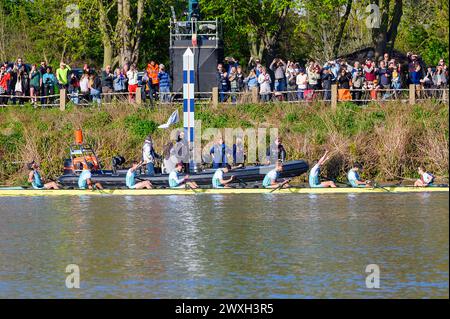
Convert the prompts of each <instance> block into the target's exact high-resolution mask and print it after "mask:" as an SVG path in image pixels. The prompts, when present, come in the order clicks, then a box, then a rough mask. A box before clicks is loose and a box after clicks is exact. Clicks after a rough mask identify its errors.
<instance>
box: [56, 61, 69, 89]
mask: <svg viewBox="0 0 450 319" xmlns="http://www.w3.org/2000/svg"><path fill="white" fill-rule="evenodd" d="M70 70H71V69H70V66H68V65H67V64H65V63H64V62H63V61H61V63H60V64H59V69H57V70H56V79H57V80H58V86H59V89H67V88H68V86H69V77H68V75H69V71H70Z"/></svg>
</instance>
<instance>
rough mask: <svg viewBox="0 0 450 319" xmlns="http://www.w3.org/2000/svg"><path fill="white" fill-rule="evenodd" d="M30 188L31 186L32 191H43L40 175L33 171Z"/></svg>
mask: <svg viewBox="0 0 450 319" xmlns="http://www.w3.org/2000/svg"><path fill="white" fill-rule="evenodd" d="M31 186H33V188H34V189H43V188H44V184H43V183H42V178H41V174H39V172H38V171H36V170H35V171H34V173H33V181H32V182H31Z"/></svg>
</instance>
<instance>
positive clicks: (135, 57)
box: [131, 0, 144, 63]
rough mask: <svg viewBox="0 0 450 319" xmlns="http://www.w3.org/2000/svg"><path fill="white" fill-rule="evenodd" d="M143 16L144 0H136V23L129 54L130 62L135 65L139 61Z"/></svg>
mask: <svg viewBox="0 0 450 319" xmlns="http://www.w3.org/2000/svg"><path fill="white" fill-rule="evenodd" d="M143 16H144V0H138V3H137V21H136V28H135V30H136V32H135V35H134V38H133V47H132V54H131V61H132V62H133V63H137V62H138V61H139V49H140V46H141V38H142V25H143V24H142V22H143V21H142V20H143Z"/></svg>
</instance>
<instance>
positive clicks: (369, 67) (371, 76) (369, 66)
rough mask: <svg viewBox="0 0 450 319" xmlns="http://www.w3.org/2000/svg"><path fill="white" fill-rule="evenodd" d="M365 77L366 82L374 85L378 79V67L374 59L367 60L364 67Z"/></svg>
mask: <svg viewBox="0 0 450 319" xmlns="http://www.w3.org/2000/svg"><path fill="white" fill-rule="evenodd" d="M364 75H365V77H366V82H369V83H372V82H373V81H375V79H376V78H377V76H376V67H375V63H374V62H373V61H372V59H367V60H366V63H365V65H364Z"/></svg>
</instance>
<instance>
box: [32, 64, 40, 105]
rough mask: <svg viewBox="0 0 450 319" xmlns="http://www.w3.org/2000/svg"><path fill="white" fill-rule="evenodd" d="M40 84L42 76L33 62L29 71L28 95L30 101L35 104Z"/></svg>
mask: <svg viewBox="0 0 450 319" xmlns="http://www.w3.org/2000/svg"><path fill="white" fill-rule="evenodd" d="M41 86H42V77H41V72H40V71H39V70H38V69H37V66H36V64H33V65H32V66H31V72H30V97H31V102H32V103H33V104H34V105H36V103H37V96H38V95H40V91H41Z"/></svg>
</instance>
